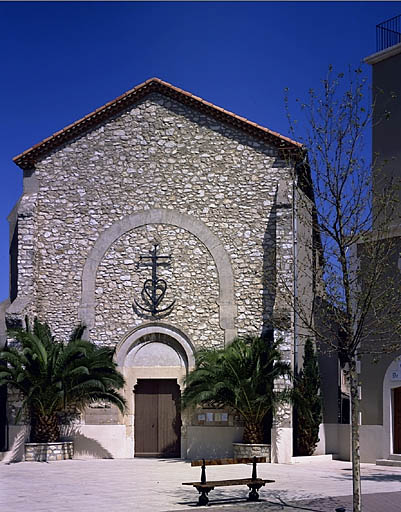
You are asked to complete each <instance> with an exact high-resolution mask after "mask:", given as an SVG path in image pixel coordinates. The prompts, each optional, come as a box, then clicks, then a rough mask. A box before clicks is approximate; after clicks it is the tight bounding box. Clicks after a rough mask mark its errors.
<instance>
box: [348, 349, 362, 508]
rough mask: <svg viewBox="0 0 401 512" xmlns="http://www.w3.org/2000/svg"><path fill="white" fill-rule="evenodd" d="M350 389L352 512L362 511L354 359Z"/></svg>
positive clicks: (353, 361)
mask: <svg viewBox="0 0 401 512" xmlns="http://www.w3.org/2000/svg"><path fill="white" fill-rule="evenodd" d="M350 387H351V461H352V491H353V492H352V493H353V509H352V510H353V512H361V511H362V494H361V457H360V452H359V448H360V445H359V378H358V373H357V371H356V357H355V356H354V357H353V358H352V360H351V363H350Z"/></svg>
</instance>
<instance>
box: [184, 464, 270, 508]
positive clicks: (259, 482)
mask: <svg viewBox="0 0 401 512" xmlns="http://www.w3.org/2000/svg"><path fill="white" fill-rule="evenodd" d="M250 462H252V477H251V478H237V479H233V480H211V481H209V482H208V481H207V480H206V464H207V465H208V466H211V465H220V464H246V463H250ZM257 462H266V457H259V458H258V459H257V458H256V457H253V459H249V458H242V459H212V460H208V461H205V459H202V463H201V462H200V461H193V462H192V463H191V466H200V465H201V464H202V469H201V480H200V482H183V484H182V485H192V486H193V487H195V488H196V490H197V491H198V492H199V494H200V496H199V499H198V503H197V504H198V505H207V504H208V503H209V498H208V494H209V492H210V491H212V490H213V489H214V488H215V487H228V486H231V485H247V486H248V488H249V490H250V492H249V496H248V501H258V500H259V493H258V491H259V489H260V488H261V487H263V486H264V485H265V484H267V483H273V482H274V481H275V480H264V479H263V478H258V477H257V471H256V463H257Z"/></svg>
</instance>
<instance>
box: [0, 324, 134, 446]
mask: <svg viewBox="0 0 401 512" xmlns="http://www.w3.org/2000/svg"><path fill="white" fill-rule="evenodd" d="M27 325H28V323H27ZM83 331H84V327H83V326H80V327H78V328H77V329H76V330H75V331H74V333H73V334H72V336H71V337H70V340H69V342H68V343H66V344H64V343H62V342H61V341H57V340H55V339H54V337H53V336H52V334H51V331H50V328H49V326H48V325H47V324H46V323H41V322H39V321H38V320H37V319H35V321H34V326H33V330H32V331H31V330H30V329H29V326H27V328H26V330H24V329H16V330H11V331H9V334H10V335H11V336H12V337H13V338H14V339H15V340H16V342H17V343H16V344H14V346H8V347H6V348H5V349H4V350H3V351H1V352H0V361H3V362H4V363H5V364H4V366H2V367H0V368H1V369H0V386H2V385H4V384H6V385H9V386H11V387H13V388H15V389H16V390H18V391H19V392H20V393H21V395H22V397H23V402H22V406H21V409H20V411H19V414H18V416H17V421H18V417H19V416H20V413H21V412H22V411H23V410H26V411H27V412H28V414H29V417H30V421H31V433H30V440H31V442H55V441H58V440H59V438H60V426H59V415H60V413H62V412H64V411H66V410H69V411H70V410H78V411H81V410H82V409H84V408H85V406H87V405H89V404H91V403H94V402H97V401H99V400H101V401H105V402H108V403H111V404H114V405H116V406H117V407H118V408H119V409H120V411H122V412H123V411H124V408H125V405H126V402H125V399H124V398H123V396H122V395H120V393H118V391H117V389H120V388H122V387H123V386H124V384H125V382H124V377H123V376H122V375H121V373H120V372H119V371H118V370H117V368H116V364H115V363H114V361H113V355H114V350H113V349H111V348H109V347H99V346H97V345H95V344H94V343H91V342H89V341H86V340H83V339H81V336H82V334H83Z"/></svg>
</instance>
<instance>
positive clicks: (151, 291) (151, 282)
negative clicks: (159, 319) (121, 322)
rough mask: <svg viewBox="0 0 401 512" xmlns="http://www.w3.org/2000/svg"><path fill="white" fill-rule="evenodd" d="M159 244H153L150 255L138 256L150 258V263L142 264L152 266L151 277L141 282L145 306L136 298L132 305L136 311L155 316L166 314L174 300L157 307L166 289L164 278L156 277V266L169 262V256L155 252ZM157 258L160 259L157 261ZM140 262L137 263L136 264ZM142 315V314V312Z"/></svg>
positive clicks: (144, 258) (171, 307) (140, 258)
mask: <svg viewBox="0 0 401 512" xmlns="http://www.w3.org/2000/svg"><path fill="white" fill-rule="evenodd" d="M158 246H159V244H154V245H153V249H152V250H151V251H149V254H150V256H139V261H140V262H142V261H143V260H151V262H150V263H144V265H147V266H150V265H151V266H152V279H146V281H145V282H144V284H143V288H142V291H141V297H142V300H143V302H144V304H145V306H141V305H140V304H139V303H138V301H137V300H136V299H134V303H135V305H133V308H134V311H135V310H136V312H137V313H140V312H145V313H150V315H151V317H155V316H157V315H160V314H161V313H164V316H165V315H168V314H169V313H170V312H171V310H172V309H173V306H174V304H175V300H174V301H173V302H172V303H171V304H170V305H169V306H167V307H165V308H161V309H159V304H160V303H161V302H162V300H163V299H164V296H165V294H166V291H167V283H166V281H165V280H164V279H161V278H158V277H157V268H158V267H160V266H167V265H169V264H170V261H171V256H160V255H158V254H157V248H158ZM159 260H162V261H160V262H159ZM139 265H140V263H138V266H139ZM142 316H143V314H142Z"/></svg>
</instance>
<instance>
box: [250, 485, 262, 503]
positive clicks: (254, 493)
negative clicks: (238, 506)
mask: <svg viewBox="0 0 401 512" xmlns="http://www.w3.org/2000/svg"><path fill="white" fill-rule="evenodd" d="M248 487H249V489H250V491H251V492H250V493H249V496H248V501H259V493H258V490H259V489H260V488H261V487H262V486H261V485H260V484H248Z"/></svg>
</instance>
